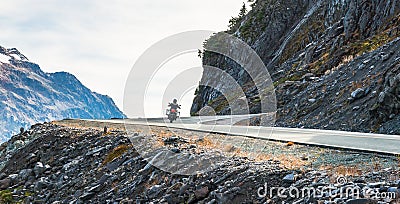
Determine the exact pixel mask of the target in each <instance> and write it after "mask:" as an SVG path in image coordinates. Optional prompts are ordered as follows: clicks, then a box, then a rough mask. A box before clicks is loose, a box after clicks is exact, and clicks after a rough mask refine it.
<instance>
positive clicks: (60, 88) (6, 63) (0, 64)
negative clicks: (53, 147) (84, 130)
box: [0, 46, 125, 141]
mask: <svg viewBox="0 0 400 204" xmlns="http://www.w3.org/2000/svg"><path fill="white" fill-rule="evenodd" d="M123 117H125V115H124V114H123V113H122V112H121V111H120V110H119V109H118V107H117V106H116V105H115V103H114V101H113V100H112V99H111V98H110V97H108V96H106V95H101V94H98V93H95V92H92V91H91V90H90V89H88V88H87V87H85V86H84V85H83V84H82V83H81V82H80V81H79V80H78V79H77V78H76V77H75V76H74V75H72V74H70V73H68V72H56V73H45V72H43V71H42V70H41V69H40V67H39V65H37V64H35V63H32V62H30V61H29V60H28V58H27V57H25V55H23V54H22V53H20V52H19V51H18V50H17V49H16V48H11V49H7V48H4V47H2V46H0V126H1V127H7V128H4V129H0V141H4V140H7V139H8V138H9V137H10V136H11V135H12V134H15V133H17V132H18V131H19V129H20V127H25V128H27V127H28V126H30V125H33V124H34V123H38V122H45V121H52V120H59V119H64V118H82V119H109V118H123Z"/></svg>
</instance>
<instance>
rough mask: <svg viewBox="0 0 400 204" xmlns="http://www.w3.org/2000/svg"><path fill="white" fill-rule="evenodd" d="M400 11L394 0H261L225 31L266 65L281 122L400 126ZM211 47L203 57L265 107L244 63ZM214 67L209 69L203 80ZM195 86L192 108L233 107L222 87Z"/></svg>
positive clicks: (222, 110) (221, 110)
mask: <svg viewBox="0 0 400 204" xmlns="http://www.w3.org/2000/svg"><path fill="white" fill-rule="evenodd" d="M399 11H400V2H399V1H394V0H384V1H377V0H367V1H362V0H342V1H337V0H329V1H317V0H303V1H298V0H289V1H280V0H258V1H256V2H254V3H253V4H252V10H251V11H249V12H248V13H247V14H246V15H244V16H241V17H240V18H237V19H238V20H237V22H236V23H235V24H232V25H231V28H230V30H228V31H227V32H228V33H230V34H233V35H235V36H237V37H239V38H241V39H242V40H244V41H245V42H246V43H248V44H249V45H250V46H251V47H252V48H254V50H255V51H256V52H257V53H258V54H259V56H260V57H261V59H262V60H263V61H264V63H265V64H266V65H267V68H268V71H269V72H270V74H271V76H272V78H273V80H274V85H275V88H276V94H277V101H278V113H277V125H279V126H287V127H307V128H324V129H340V130H347V131H364V132H370V131H372V132H382V133H391V134H393V133H394V134H400V129H399V127H400V117H399V112H400V103H399V101H400V94H399V90H400V87H399V85H400V76H399V72H400V69H399V67H400V60H399V59H400V53H399V49H398V48H399V45H400V42H399V39H398V37H399V36H400V12H399ZM205 53H206V54H204V55H203V64H204V65H209V66H214V67H219V68H221V69H223V70H226V71H227V72H228V73H229V74H230V75H231V76H232V77H234V78H235V79H236V80H237V82H238V84H240V85H241V86H242V88H243V90H244V92H245V94H246V96H247V99H248V103H249V107H250V111H251V113H258V112H260V103H259V98H258V97H257V94H258V92H257V90H255V86H254V83H253V82H252V80H251V78H250V77H249V75H248V74H247V73H246V72H243V68H241V67H240V66H238V65H237V64H236V63H235V62H233V61H232V60H230V59H227V58H226V57H224V56H221V55H219V54H215V53H209V52H207V51H206V52H205ZM209 74H210V73H207V72H204V73H203V76H202V84H207V80H209V79H211V76H209ZM211 74H212V73H211ZM213 77H214V78H215V76H213ZM357 90H358V91H357ZM196 93H197V95H196V97H195V99H194V102H193V105H192V109H191V113H192V114H197V113H198V111H199V110H200V109H201V108H202V107H204V106H206V105H209V106H211V107H213V108H214V109H215V110H216V112H217V113H218V114H229V113H230V109H229V107H228V106H227V103H226V101H225V99H224V97H223V96H221V93H219V92H218V91H217V90H213V89H211V88H208V87H199V89H198V91H197V92H196Z"/></svg>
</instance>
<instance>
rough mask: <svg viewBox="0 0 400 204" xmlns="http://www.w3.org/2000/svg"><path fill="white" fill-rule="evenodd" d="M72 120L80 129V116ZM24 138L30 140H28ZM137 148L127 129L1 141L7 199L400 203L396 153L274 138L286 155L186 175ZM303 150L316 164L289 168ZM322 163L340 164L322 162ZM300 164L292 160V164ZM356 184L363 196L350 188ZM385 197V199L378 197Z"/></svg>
mask: <svg viewBox="0 0 400 204" xmlns="http://www.w3.org/2000/svg"><path fill="white" fill-rule="evenodd" d="M61 123H63V122H61ZM64 123H68V121H65V122H64ZM71 124H74V126H79V121H78V122H75V123H74V122H71ZM101 125H107V126H109V125H110V124H100V127H101ZM137 128H138V130H139V129H140V127H137ZM100 129H102V128H100ZM144 129H145V128H144ZM166 131H171V130H170V129H169V130H168V129H167V128H164V129H162V128H160V129H155V130H154V131H153V133H152V134H155V135H158V136H160V137H163V138H164V144H163V145H165V146H169V145H171V146H174V147H175V148H179V149H180V150H181V151H192V154H200V155H202V156H203V157H212V155H213V154H215V151H216V149H215V148H209V147H207V146H204V142H201V141H197V142H196V143H195V144H191V146H192V147H191V148H190V149H187V148H186V147H185V146H186V144H181V143H180V142H179V141H177V140H175V142H174V143H173V144H171V141H173V140H172V139H171V138H173V137H174V138H176V137H179V138H181V139H182V138H183V136H184V135H186V134H188V135H192V134H193V132H185V131H178V132H176V131H177V130H174V133H175V135H174V136H168V135H166V134H165V132H166ZM187 139H188V138H187ZM204 139H205V138H204ZM21 140H23V141H26V143H25V144H23V145H21V144H20V143H19V142H18V141H21ZM166 141H168V143H167V142H166ZM213 142H217V143H219V142H218V141H213V140H210V141H209V142H208V143H209V144H208V145H210V143H213ZM259 142H262V141H259ZM132 146H134V145H133V144H132V143H131V142H130V140H129V139H128V137H127V136H126V135H125V133H124V132H123V131H118V130H112V131H108V132H106V133H105V132H103V131H102V130H101V131H100V130H99V128H96V127H92V128H71V127H63V126H58V125H54V124H37V125H34V126H33V127H32V129H30V130H28V131H25V132H24V133H23V134H19V135H16V136H14V137H13V138H12V139H11V140H9V141H8V142H7V143H4V144H3V145H1V146H0V159H1V160H0V161H3V160H4V159H5V158H6V159H8V162H6V163H5V164H4V165H1V167H0V203H169V204H175V203H208V204H216V203H221V204H224V203H233V204H236V203H340V204H342V203H346V202H347V203H389V202H390V201H392V202H391V203H396V199H397V201H398V198H400V197H399V196H400V180H398V173H399V170H398V161H396V158H395V157H389V156H378V155H373V154H359V153H354V152H347V151H335V150H325V151H324V150H322V149H320V148H314V147H307V146H300V145H293V146H290V147H289V146H286V145H284V144H281V145H279V144H278V143H274V146H275V148H274V149H275V150H278V149H281V151H285V152H286V153H283V152H282V155H285V156H278V155H276V157H274V158H272V159H263V161H254V160H252V159H249V158H246V157H243V156H240V155H237V156H233V157H231V158H230V159H228V160H225V161H223V162H218V163H216V164H215V169H212V170H211V171H209V172H205V173H199V174H196V175H190V176H183V175H172V174H170V173H167V172H164V171H162V170H160V169H158V168H155V167H153V166H152V165H150V164H149V163H147V162H146V160H145V159H143V158H142V157H141V156H140V155H139V153H138V152H137V151H136V150H135V149H134V148H133V147H132ZM302 149H303V150H302ZM299 150H300V151H304V150H305V152H303V153H308V154H309V156H310V158H309V161H311V162H312V163H314V165H311V167H310V165H307V166H303V167H302V168H299V167H293V168H290V169H288V168H287V167H285V165H284V162H285V160H284V159H285V158H287V157H288V155H289V154H299V152H297V151H299ZM296 152H297V153H296ZM227 153H228V152H227ZM176 154H179V153H176ZM328 160H329V161H328ZM371 160H373V161H374V162H371ZM317 161H319V162H323V163H324V162H325V164H326V165H329V166H335V165H337V166H338V168H337V169H332V167H330V168H328V166H325V167H324V166H321V165H319V166H316V165H317V164H318V162H317ZM286 162H287V161H286ZM293 162H294V161H293V160H291V159H290V162H287V163H288V164H293ZM342 165H345V166H342ZM353 165H358V166H353ZM312 166H315V167H312ZM2 167H3V168H2ZM341 175H343V176H345V175H347V177H346V178H345V179H348V183H345V182H343V183H337V178H338V176H341ZM265 186H267V188H268V189H266V188H265ZM278 187H281V188H284V187H287V188H288V187H291V188H297V189H299V191H302V189H307V188H310V189H311V188H314V189H315V191H316V192H315V195H313V194H307V193H306V194H300V195H299V196H297V197H296V196H290V195H294V194H295V193H292V194H289V190H288V189H285V191H281V193H280V194H278V193H277V191H276V190H275V191H274V190H273V191H270V189H272V188H278ZM349 188H350V189H354V191H357V192H359V194H357V195H356V194H355V195H354V196H346V195H345V194H344V193H342V192H345V191H347V190H346V189H349ZM324 189H325V190H324ZM328 189H330V191H328ZM266 190H267V192H266ZM292 192H293V191H292ZM380 193H382V194H380ZM383 193H384V194H383ZM379 195H385V196H384V197H382V196H381V197H375V196H379ZM378 201H380V202H378Z"/></svg>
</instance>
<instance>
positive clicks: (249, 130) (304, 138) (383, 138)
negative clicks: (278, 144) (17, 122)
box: [95, 115, 400, 155]
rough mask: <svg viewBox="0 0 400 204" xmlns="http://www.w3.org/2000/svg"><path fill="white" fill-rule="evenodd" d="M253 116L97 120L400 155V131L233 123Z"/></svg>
mask: <svg viewBox="0 0 400 204" xmlns="http://www.w3.org/2000/svg"><path fill="white" fill-rule="evenodd" d="M253 116H254V115H253ZM248 117H249V116H234V117H231V116H202V117H187V118H180V119H178V121H176V122H175V123H172V124H171V123H169V122H168V121H167V119H166V118H148V119H125V120H123V119H113V120H95V121H97V122H106V123H119V124H121V123H126V124H133V125H149V126H161V127H171V128H179V129H185V130H190V131H202V132H213V133H220V134H228V135H233V136H234V135H240V136H247V137H252V138H259V139H267V140H273V141H282V142H289V141H291V142H294V143H298V144H308V145H316V146H321V147H331V148H338V149H349V150H356V151H364V152H373V153H380V154H390V155H400V135H382V134H372V133H357V132H344V131H333V130H314V129H298V128H280V127H260V126H236V125H231V124H234V123H236V122H238V121H241V120H243V119H246V118H248Z"/></svg>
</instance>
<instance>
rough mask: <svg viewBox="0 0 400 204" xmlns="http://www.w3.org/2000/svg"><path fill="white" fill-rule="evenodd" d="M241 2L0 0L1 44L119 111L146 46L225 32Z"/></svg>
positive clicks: (228, 0)
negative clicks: (107, 99) (105, 98)
mask: <svg viewBox="0 0 400 204" xmlns="http://www.w3.org/2000/svg"><path fill="white" fill-rule="evenodd" d="M243 1H246V0H202V1H195V0H168V1H167V0H151V1H148V0H142V1H137V0H133V1H132V0H113V1H110V0H107V1H106V0H68V1H61V0H9V1H7V0H1V3H0V30H1V32H0V45H2V46H4V47H7V48H12V47H16V48H17V49H18V50H20V51H21V52H22V53H23V54H24V55H26V56H27V57H28V58H29V59H30V61H32V62H35V63H38V64H39V65H40V66H41V68H42V70H44V71H45V72H56V71H67V72H70V73H72V74H74V75H75V76H76V77H77V78H78V79H79V80H80V81H81V82H82V83H83V84H84V85H86V86H87V87H88V88H90V89H91V90H93V91H96V92H99V93H101V94H106V95H109V96H111V97H112V98H113V99H114V101H115V102H116V104H117V105H118V107H120V109H121V110H122V109H123V106H122V104H123V93H124V86H125V80H126V79H127V76H128V73H129V71H130V70H131V68H132V66H133V64H134V62H135V61H136V59H137V58H138V57H139V56H140V55H141V54H142V53H143V52H144V51H145V50H146V48H148V47H150V46H151V45H152V44H154V43H156V42H157V41H159V40H161V39H163V38H165V37H168V36H170V35H173V34H176V33H179V32H183V31H189V30H212V31H222V30H226V29H227V25H228V21H229V19H230V18H231V16H237V15H238V13H239V10H240V7H241V6H242V2H243ZM196 63H199V64H200V61H199V60H198V62H196ZM190 100H191V99H190ZM190 100H188V99H186V100H185V101H186V102H185V104H183V106H184V107H186V108H187V109H186V108H185V111H187V112H188V109H189V108H190V105H191V104H190V102H189V101H190ZM187 103H189V104H187ZM159 109H160V107H157V110H158V111H159ZM154 114H156V113H154Z"/></svg>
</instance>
